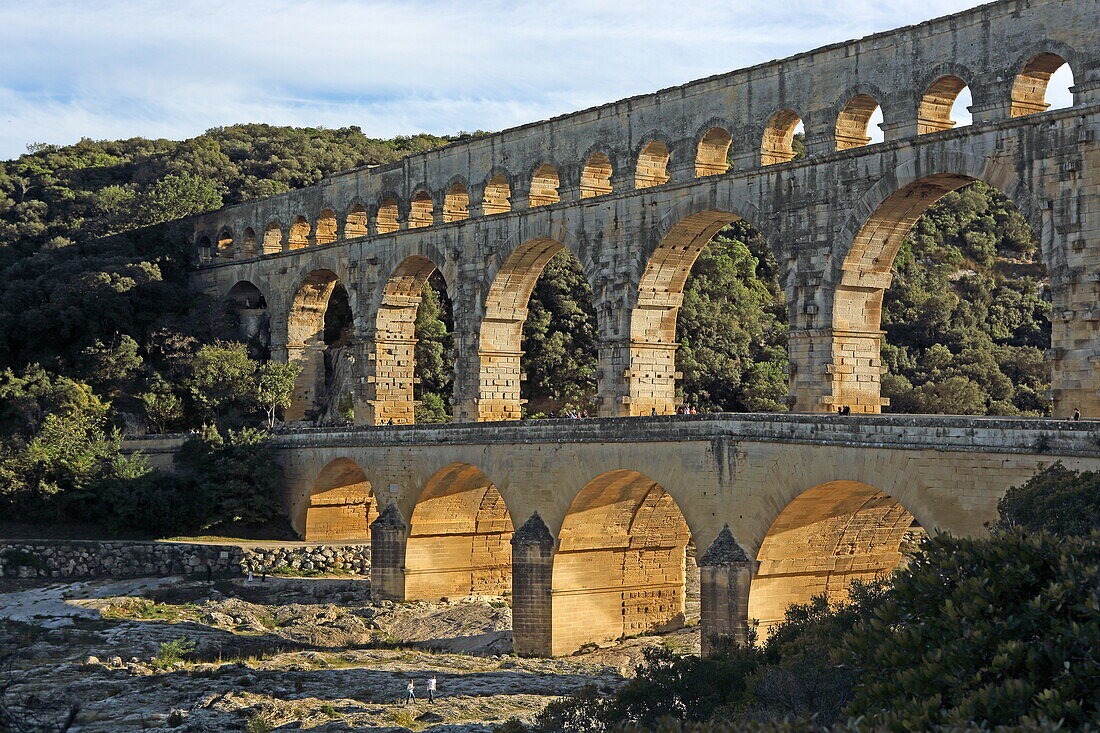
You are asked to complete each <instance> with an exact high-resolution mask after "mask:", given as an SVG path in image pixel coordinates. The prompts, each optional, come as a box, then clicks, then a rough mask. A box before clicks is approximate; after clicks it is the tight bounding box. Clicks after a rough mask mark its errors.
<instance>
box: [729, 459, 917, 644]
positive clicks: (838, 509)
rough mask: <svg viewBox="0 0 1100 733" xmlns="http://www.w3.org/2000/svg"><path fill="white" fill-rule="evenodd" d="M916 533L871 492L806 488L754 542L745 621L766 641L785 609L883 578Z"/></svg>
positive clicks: (844, 486)
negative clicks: (757, 626)
mask: <svg viewBox="0 0 1100 733" xmlns="http://www.w3.org/2000/svg"><path fill="white" fill-rule="evenodd" d="M924 535H925V532H924V529H923V528H921V526H920V524H919V523H918V522H917V520H916V519H915V518H914V516H913V514H911V513H910V511H909V510H908V509H906V508H905V507H904V506H902V505H901V504H900V503H899V502H898V501H897V500H896V499H894V498H893V497H891V496H890V495H889V494H887V493H885V492H884V491H881V490H879V489H877V488H875V487H873V486H870V485H868V484H865V483H861V482H859V481H852V480H840V481H829V482H827V483H823V484H819V485H817V486H814V487H813V488H810V489H808V490H806V491H804V492H802V493H801V494H799V495H798V496H797V497H796V498H795V499H794V500H793V501H791V502H790V503H789V504H787V506H786V507H785V508H784V509H783V510H782V511H781V512H780V513H779V516H777V517H776V519H775V521H774V522H772V524H771V526H770V528H769V529H768V532H767V534H766V535H765V537H764V539H763V541H762V542H761V543H760V548H759V551H758V553H757V557H756V560H757V569H756V573H755V574H754V577H753V579H752V584H751V587H750V591H749V603H748V615H749V618H750V619H752V620H756V621H759V622H760V624H761V629H760V631H761V633H762V634H763V635H765V636H766V635H767V632H768V630H769V629H770V628H771V626H773V625H774V624H775V623H776V622H778V621H781V620H783V616H784V613H785V611H786V609H787V607H788V606H789V605H791V604H794V603H806V602H808V601H809V600H810V599H811V598H812V597H813V596H816V595H821V594H824V595H825V596H826V598H828V599H829V601H830V602H837V601H842V600H844V599H846V598H847V597H848V587H849V586H850V585H851V583H852V581H854V580H861V581H870V580H874V579H876V578H881V577H883V576H885V575H887V574H889V573H890V572H891V571H893V570H894V568H896V567H897V566H898V565H899V564H900V563H901V562H902V560H903V559H904V557H905V551H906V549H907V548H909V547H912V546H914V545H915V544H916V543H917V542H918V541H919V540H920V539H921V538H923V536H924Z"/></svg>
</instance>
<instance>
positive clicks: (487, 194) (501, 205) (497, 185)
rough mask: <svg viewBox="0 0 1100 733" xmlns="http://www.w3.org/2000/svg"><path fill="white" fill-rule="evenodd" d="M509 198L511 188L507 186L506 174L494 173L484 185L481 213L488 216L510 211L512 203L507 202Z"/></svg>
mask: <svg viewBox="0 0 1100 733" xmlns="http://www.w3.org/2000/svg"><path fill="white" fill-rule="evenodd" d="M511 196H512V187H511V186H510V185H509V184H508V174H507V173H494V174H493V175H492V176H491V177H490V178H489V181H488V183H486V184H485V190H484V192H483V193H482V197H481V213H482V214H484V215H486V216H489V215H490V214H503V213H505V212H507V211H511V210H512V202H511V201H510V200H509V199H510V198H511Z"/></svg>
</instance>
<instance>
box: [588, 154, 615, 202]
mask: <svg viewBox="0 0 1100 733" xmlns="http://www.w3.org/2000/svg"><path fill="white" fill-rule="evenodd" d="M608 193H611V159H610V158H608V157H607V156H606V155H605V154H604V153H592V155H590V156H588V160H587V161H585V163H584V168H583V169H582V170H581V198H582V199H587V198H591V197H592V196H603V195H604V194H608Z"/></svg>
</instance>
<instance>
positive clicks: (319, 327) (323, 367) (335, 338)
mask: <svg viewBox="0 0 1100 733" xmlns="http://www.w3.org/2000/svg"><path fill="white" fill-rule="evenodd" d="M353 337H354V318H353V314H352V308H351V303H350V300H349V297H348V291H347V289H346V288H345V287H344V285H343V283H342V282H340V280H339V278H338V277H337V276H336V273H334V272H333V271H332V270H315V271H313V272H311V273H310V274H309V275H308V276H306V278H305V281H304V282H303V283H302V285H301V287H299V288H298V291H297V292H296V293H295V295H294V300H293V303H292V305H291V309H290V313H289V315H288V318H287V358H288V360H289V361H296V362H298V363H300V364H301V365H302V371H301V372H300V373H299V374H298V378H297V380H296V382H295V386H294V394H293V396H292V398H291V406H290V408H289V409H287V411H286V418H287V420H303V419H309V420H314V421H315V422H317V423H321V424H333V423H342V422H347V421H349V420H350V419H351V418H352V399H351V393H352V379H351V377H352V373H351V372H352V363H353V362H352V349H351V341H352V339H353Z"/></svg>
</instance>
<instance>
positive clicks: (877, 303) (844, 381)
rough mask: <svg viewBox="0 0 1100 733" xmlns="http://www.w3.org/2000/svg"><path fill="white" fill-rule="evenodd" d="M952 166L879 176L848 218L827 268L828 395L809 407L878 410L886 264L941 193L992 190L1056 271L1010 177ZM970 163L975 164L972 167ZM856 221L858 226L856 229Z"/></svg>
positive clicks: (984, 167)
mask: <svg viewBox="0 0 1100 733" xmlns="http://www.w3.org/2000/svg"><path fill="white" fill-rule="evenodd" d="M958 162H959V165H958V166H957V168H956V170H961V171H965V172H944V173H934V174H929V175H923V176H916V175H912V176H907V175H905V173H906V172H907V171H904V170H902V171H897V172H895V174H893V175H891V176H888V177H886V178H885V179H883V180H881V181H879V183H878V184H876V185H875V186H874V187H873V188H872V189H871V191H870V192H869V193H868V195H867V196H865V197H864V201H863V202H861V205H860V206H857V207H856V214H854V215H853V216H854V217H860V221H859V223H858V224H857V223H856V222H854V221H850V222H849V224H850V225H851V226H850V227H846V229H847V230H848V231H855V234H854V236H853V237H852V243H851V245H850V246H849V248H848V249H847V250H846V251H844V252H842V254H843V260H841V261H840V263H839V267H837V265H836V263H835V262H834V263H833V267H835V268H837V269H836V271H834V273H832V275H833V278H834V282H836V283H837V284H836V290H835V293H834V295H833V303H832V315H831V324H830V325H831V327H832V336H831V341H832V345H831V356H830V359H831V362H830V363H831V364H832V366H831V367H830V368H829V369H828V375H829V380H830V386H829V387H828V389H829V395H830V396H828V397H826V398H824V401H823V402H822V403H821V404H818V405H814V406H813V407H812V408H811V409H816V410H824V411H832V409H833V406H834V405H847V406H849V407H850V408H851V411H852V412H863V413H877V412H880V411H881V409H882V407H883V406H885V400H884V399H883V398H882V397H881V392H880V384H881V382H880V377H881V373H882V368H881V361H880V346H881V342H882V337H883V335H884V332H883V331H882V330H881V324H882V308H883V298H884V296H885V293H886V290H887V288H889V287H890V284H891V282H892V279H893V274H892V269H893V265H894V260H895V259H896V257H897V253H898V250H899V249H900V248H901V245H902V243H903V242H904V241H905V237H906V236H907V235H908V234H909V232H910V231H911V230H912V228H913V225H914V224H915V223H916V222H917V220H918V219H919V218H920V217H921V215H923V214H924V213H925V212H926V211H927V210H928V209H929V208H930V207H931V206H932V205H933V204H935V203H936V202H937V201H939V200H940V199H941V198H943V197H944V196H945V195H947V194H948V193H951V192H952V191H955V190H958V189H960V188H962V187H964V186H966V185H968V184H970V183H974V182H975V181H982V182H984V183H986V184H987V185H989V186H991V187H993V188H997V189H999V190H1000V191H1001V192H1002V193H1004V194H1005V195H1006V196H1007V197H1008V198H1009V199H1010V200H1011V201H1012V203H1013V204H1015V205H1016V206H1017V208H1018V209H1019V211H1020V213H1021V214H1022V215H1023V217H1024V218H1025V219H1026V220H1027V221H1028V223H1029V224H1030V225H1031V227H1032V230H1033V232H1034V233H1035V235H1036V238H1037V239H1038V240H1039V242H1040V247H1041V248H1042V251H1041V258H1042V261H1043V264H1044V265H1045V266H1046V268H1047V272H1048V273H1051V274H1052V275H1054V274H1055V273H1058V272H1060V271H1061V269H1060V267H1059V263H1058V262H1054V261H1052V259H1053V257H1054V255H1053V253H1051V252H1049V251H1048V250H1049V247H1044V246H1043V237H1042V233H1043V230H1042V226H1041V221H1038V222H1037V221H1036V219H1035V215H1036V212H1034V211H1032V209H1031V206H1030V196H1029V195H1027V192H1026V190H1024V189H1022V188H1021V186H1020V185H1019V182H1018V180H1017V179H1016V177H1015V175H1014V174H1012V173H1011V172H1007V171H1005V170H1003V169H998V168H996V167H993V166H992V164H990V163H988V162H987V161H985V160H980V159H978V160H974V161H973V163H974V165H973V166H969V165H967V163H968V162H970V161H968V160H965V159H963V160H960V161H958ZM971 168H976V169H974V170H971ZM857 227H858V228H857Z"/></svg>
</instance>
